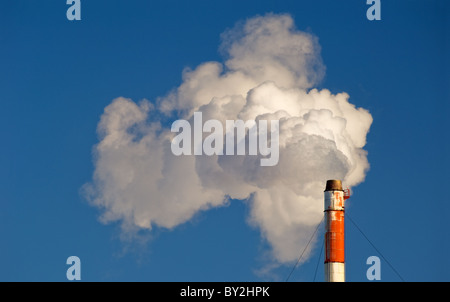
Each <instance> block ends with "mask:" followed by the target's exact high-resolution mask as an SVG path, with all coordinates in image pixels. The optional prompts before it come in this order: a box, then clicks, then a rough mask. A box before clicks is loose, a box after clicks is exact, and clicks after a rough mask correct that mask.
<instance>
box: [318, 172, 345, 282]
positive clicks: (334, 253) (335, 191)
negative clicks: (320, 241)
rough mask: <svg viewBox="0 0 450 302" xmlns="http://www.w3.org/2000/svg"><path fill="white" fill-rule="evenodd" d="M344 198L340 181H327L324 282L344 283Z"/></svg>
mask: <svg viewBox="0 0 450 302" xmlns="http://www.w3.org/2000/svg"><path fill="white" fill-rule="evenodd" d="M346 193H347V194H345V196H344V190H343V189H342V183H341V181H340V180H327V185H326V188H325V192H324V201H325V202H324V203H325V207H324V212H325V281H326V282H345V249H344V244H345V240H344V239H345V238H344V212H345V209H344V201H345V199H347V198H348V197H349V194H348V191H347V192H346Z"/></svg>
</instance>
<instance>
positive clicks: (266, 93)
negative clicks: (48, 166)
mask: <svg viewBox="0 0 450 302" xmlns="http://www.w3.org/2000/svg"><path fill="white" fill-rule="evenodd" d="M222 38H223V44H222V46H221V49H222V50H223V52H224V54H225V56H226V60H225V62H224V64H221V63H219V62H205V63H203V64H201V65H199V66H198V67H197V68H195V69H193V70H191V69H188V70H185V71H184V72H183V83H182V84H181V85H180V86H179V87H178V88H176V89H174V90H173V91H172V92H171V93H169V94H168V95H167V96H165V97H162V98H160V99H158V100H157V101H156V102H154V103H153V104H152V103H150V102H148V101H145V100H144V101H141V102H139V103H135V102H133V101H132V100H129V99H125V98H117V99H115V100H114V101H113V102H112V103H111V104H110V105H108V106H107V107H106V108H105V111H104V113H103V115H102V117H101V121H100V123H99V124H98V133H99V136H100V142H99V143H98V145H96V147H95V173H94V176H93V181H92V182H91V183H89V184H86V185H85V186H84V189H85V191H86V192H87V196H88V199H89V201H90V202H91V204H93V205H94V206H97V207H99V208H100V209H101V212H102V215H101V220H102V221H103V222H104V223H109V222H113V221H120V222H121V225H122V229H123V231H124V232H128V231H136V230H141V229H148V230H150V229H152V227H155V226H157V227H162V228H168V229H171V228H174V227H176V226H177V225H180V224H182V223H184V222H186V221H188V220H189V219H190V218H192V216H193V215H194V214H196V213H197V212H199V211H202V210H207V209H208V208H211V207H217V206H221V205H224V204H225V203H227V202H228V201H229V199H230V198H231V199H240V200H248V201H249V202H248V204H249V206H250V207H251V208H250V209H251V211H250V213H251V214H250V215H251V217H249V221H250V222H251V223H252V225H254V226H256V227H258V228H259V229H260V231H261V234H262V236H263V238H264V239H266V240H267V242H268V243H269V244H270V246H271V247H272V249H271V252H272V255H273V260H274V261H275V262H277V263H286V262H289V261H293V260H295V259H296V257H298V253H299V251H300V250H301V249H302V248H303V247H304V246H305V245H306V242H307V241H308V239H309V237H310V235H311V234H312V232H313V231H314V228H315V226H316V225H317V223H318V222H319V221H320V220H321V218H322V215H323V190H324V184H325V182H326V180H327V179H342V180H343V182H344V184H345V185H346V186H350V187H351V186H355V185H357V184H358V183H360V182H362V181H363V180H364V177H365V173H366V171H367V169H368V167H369V164H368V161H367V154H366V151H364V150H363V149H362V148H363V147H364V145H365V143H366V135H367V133H368V131H369V128H370V125H371V123H372V116H371V115H370V114H369V112H368V111H367V110H365V109H362V108H355V106H354V105H352V104H351V103H349V102H348V99H349V96H348V95H347V94H346V93H339V94H336V95H334V94H331V93H330V91H328V90H326V89H323V90H320V91H319V90H317V89H312V88H313V87H314V85H315V84H317V83H318V81H319V80H320V79H321V78H322V77H323V74H324V67H323V65H322V63H321V59H320V48H319V45H318V42H317V39H316V38H315V37H314V36H312V35H311V34H308V33H304V32H301V31H298V30H296V29H295V27H294V24H293V20H292V18H291V17H290V16H289V15H274V14H269V15H266V16H259V17H255V18H252V19H249V20H247V22H245V23H243V24H240V25H237V26H236V27H235V28H233V29H232V30H229V31H227V32H226V33H224V34H223V36H222ZM195 111H201V112H202V113H203V119H204V120H207V119H217V120H219V121H222V122H223V123H224V124H225V120H237V119H241V120H244V121H246V120H259V119H265V120H275V119H276V120H279V127H280V134H279V144H280V145H279V162H278V164H277V165H276V166H273V167H262V166H260V165H259V160H258V156H226V155H223V156H217V155H214V156H193V155H192V156H175V155H173V154H172V152H171V149H170V145H171V140H172V138H173V137H174V136H175V133H172V132H171V131H170V126H169V127H163V126H162V125H161V123H160V121H161V116H166V117H169V118H170V117H171V118H173V119H174V120H175V119H186V120H190V119H192V116H193V113H194V112H195ZM233 202H238V201H233ZM230 223H232V222H230ZM306 258H307V255H306V257H304V259H306Z"/></svg>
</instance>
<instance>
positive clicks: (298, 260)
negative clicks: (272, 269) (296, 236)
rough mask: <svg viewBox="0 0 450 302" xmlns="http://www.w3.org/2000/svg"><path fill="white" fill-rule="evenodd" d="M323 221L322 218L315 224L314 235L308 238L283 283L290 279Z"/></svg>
mask: <svg viewBox="0 0 450 302" xmlns="http://www.w3.org/2000/svg"><path fill="white" fill-rule="evenodd" d="M322 221H323V217H322V219H321V220H320V222H319V223H318V224H317V227H316V229H315V230H314V233H313V234H312V235H311V237H310V238H309V241H308V243H307V244H306V246H305V248H304V249H303V252H302V253H301V254H300V257H298V259H297V262H296V263H295V265H294V267H293V268H292V270H291V272H290V273H289V276H288V277H287V278H286V281H285V282H288V281H289V278H290V277H291V275H292V273H293V272H294V270H295V268H296V267H297V265H298V263H299V262H300V259H302V257H303V254H304V253H305V251H306V249H307V248H308V246H309V244H310V243H311V240H312V239H313V237H314V235H315V234H316V232H317V230H318V229H319V226H320V224H321V223H322Z"/></svg>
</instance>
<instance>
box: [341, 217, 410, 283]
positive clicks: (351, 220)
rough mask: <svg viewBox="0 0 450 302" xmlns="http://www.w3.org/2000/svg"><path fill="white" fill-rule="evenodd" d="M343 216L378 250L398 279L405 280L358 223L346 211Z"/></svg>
mask: <svg viewBox="0 0 450 302" xmlns="http://www.w3.org/2000/svg"><path fill="white" fill-rule="evenodd" d="M345 216H347V218H348V219H349V220H350V222H351V223H353V225H354V226H355V227H356V228H357V229H358V231H359V232H360V233H361V234H362V235H363V236H364V238H366V240H367V241H368V242H369V243H370V245H372V247H373V248H374V249H375V250H376V251H377V252H378V254H380V256H381V257H382V258H383V259H384V261H386V263H387V264H388V265H389V266H390V267H391V269H392V270H393V271H394V272H395V273H396V274H397V276H398V277H399V278H400V280H402V281H403V282H405V280H404V279H403V278H402V276H400V274H399V273H398V271H397V270H396V269H395V268H394V267H393V266H392V264H391V263H390V262H389V261H388V260H387V259H386V257H384V255H383V254H382V253H381V252H380V251H379V250H378V249H377V248H376V246H375V245H374V244H373V243H372V241H370V240H369V238H367V236H366V235H365V234H364V232H363V231H362V230H361V229H360V228H359V227H358V225H357V224H356V223H355V222H354V221H353V219H352V218H351V217H350V216H349V215H348V213H345Z"/></svg>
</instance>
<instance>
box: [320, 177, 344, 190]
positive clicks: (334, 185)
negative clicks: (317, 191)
mask: <svg viewBox="0 0 450 302" xmlns="http://www.w3.org/2000/svg"><path fill="white" fill-rule="evenodd" d="M326 191H344V190H343V189H342V182H341V181H340V180H339V179H329V180H327V185H326V187H325V191H324V192H326Z"/></svg>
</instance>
